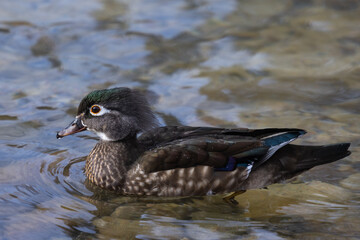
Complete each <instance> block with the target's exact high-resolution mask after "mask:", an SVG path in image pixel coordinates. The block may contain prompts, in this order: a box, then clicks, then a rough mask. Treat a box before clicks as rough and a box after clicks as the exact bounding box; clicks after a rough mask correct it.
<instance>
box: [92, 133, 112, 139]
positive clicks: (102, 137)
mask: <svg viewBox="0 0 360 240" xmlns="http://www.w3.org/2000/svg"><path fill="white" fill-rule="evenodd" d="M94 132H95V131H94ZM95 133H96V134H97V135H98V136H99V137H100V138H101V140H103V141H114V139H111V138H109V137H108V136H106V134H105V133H103V132H95Z"/></svg>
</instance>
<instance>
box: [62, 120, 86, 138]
mask: <svg viewBox="0 0 360 240" xmlns="http://www.w3.org/2000/svg"><path fill="white" fill-rule="evenodd" d="M85 130H86V127H85V126H84V125H83V124H82V123H81V117H80V116H78V117H76V118H75V120H74V121H73V122H72V123H70V125H69V126H68V127H66V128H65V129H63V130H62V131H60V132H58V133H57V134H56V138H57V139H59V138H63V137H65V136H67V135H71V134H74V133H78V132H82V131H85Z"/></svg>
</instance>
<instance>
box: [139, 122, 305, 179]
mask: <svg viewBox="0 0 360 240" xmlns="http://www.w3.org/2000/svg"><path fill="white" fill-rule="evenodd" d="M304 133H305V131H304V130H301V129H276V128H268V129H257V130H251V129H224V128H209V127H162V128H157V130H156V129H155V130H153V131H151V132H147V133H145V134H143V135H142V136H140V137H139V139H138V141H139V143H140V145H143V146H144V147H145V151H144V153H143V154H142V155H141V156H140V158H139V159H138V161H137V162H136V163H137V165H139V167H140V168H141V169H142V170H143V171H144V172H145V173H151V172H157V171H164V170H170V169H176V168H189V167H195V166H198V165H202V166H209V167H213V168H214V169H215V171H232V170H234V169H235V168H236V167H237V166H240V165H243V166H244V165H245V166H247V165H248V164H251V166H252V165H253V164H254V167H258V166H259V165H261V164H263V163H264V162H265V161H266V160H267V159H269V158H270V157H271V156H272V155H273V154H274V153H275V152H276V151H277V150H278V149H280V148H281V147H283V146H285V145H286V144H288V143H290V142H291V141H293V140H295V139H296V138H297V137H299V136H300V135H303V134H304Z"/></svg>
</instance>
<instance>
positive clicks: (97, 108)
mask: <svg viewBox="0 0 360 240" xmlns="http://www.w3.org/2000/svg"><path fill="white" fill-rule="evenodd" d="M84 130H90V131H92V132H95V133H96V134H97V135H98V136H99V137H100V138H101V140H100V141H99V142H98V143H97V144H96V145H95V147H94V148H93V149H92V151H91V152H90V154H89V155H88V157H87V160H86V167H85V173H86V175H87V177H88V179H89V180H90V181H91V182H92V183H94V184H96V185H98V186H100V187H101V188H105V189H109V190H114V191H116V192H118V193H120V194H124V195H138V196H150V195H151V196H168V197H170V196H173V197H174V196H200V195H212V194H220V193H230V194H229V195H227V196H226V197H225V198H224V199H225V200H228V201H234V196H236V195H237V194H240V193H242V192H244V191H245V190H248V189H256V188H264V187H266V186H268V185H270V184H273V183H278V182H281V181H284V180H286V179H289V178H292V177H294V176H296V175H298V174H300V173H302V172H304V171H306V170H309V169H310V168H312V167H314V166H317V165H321V164H325V163H330V162H333V161H336V160H339V159H341V158H344V157H346V156H348V155H350V152H349V151H348V148H349V146H350V144H349V143H340V144H333V145H325V146H301V145H293V144H289V143H290V142H292V141H293V140H295V139H296V138H298V137H299V136H301V135H303V134H305V133H306V132H305V131H304V130H301V129H296V128H267V129H246V128H235V129H225V128H212V127H190V126H165V127H158V123H157V120H156V118H155V116H154V114H153V112H152V111H151V109H150V106H149V104H148V102H147V101H146V99H145V97H144V96H143V95H142V94H141V93H140V92H138V91H137V90H132V89H129V88H113V89H105V90H96V91H93V92H91V93H89V94H88V95H87V96H86V97H84V98H83V99H82V101H81V102H80V105H79V107H78V112H77V116H76V117H75V120H74V121H73V122H72V123H71V124H70V125H69V126H68V127H67V128H65V129H64V130H62V131H60V132H58V134H57V137H58V138H61V137H64V136H67V135H70V134H74V133H77V132H81V131H84ZM232 192H233V193H232Z"/></svg>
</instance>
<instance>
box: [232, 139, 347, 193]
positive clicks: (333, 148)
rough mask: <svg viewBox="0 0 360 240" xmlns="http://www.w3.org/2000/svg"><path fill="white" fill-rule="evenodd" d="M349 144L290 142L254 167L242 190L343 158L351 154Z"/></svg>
mask: <svg viewBox="0 0 360 240" xmlns="http://www.w3.org/2000/svg"><path fill="white" fill-rule="evenodd" d="M349 146H350V143H340V144H332V145H325V146H301V145H292V144H288V145H286V146H284V147H282V148H281V149H279V150H278V151H277V152H276V153H275V154H274V155H273V156H272V157H271V158H270V159H269V160H267V161H266V162H264V163H263V164H261V165H260V166H259V167H258V168H256V169H254V170H253V171H252V172H251V173H250V175H249V177H248V179H247V180H246V181H244V182H243V183H242V184H241V185H240V186H239V187H240V190H246V189H254V188H263V187H266V186H268V185H270V184H273V183H278V182H281V181H284V180H286V179H290V178H292V177H294V176H296V175H298V174H300V173H302V172H304V171H306V170H309V169H310V168H313V167H315V166H318V165H322V164H326V163H330V162H334V161H336V160H339V159H342V158H344V157H346V156H348V155H350V153H351V152H350V151H348V149H349Z"/></svg>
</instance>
